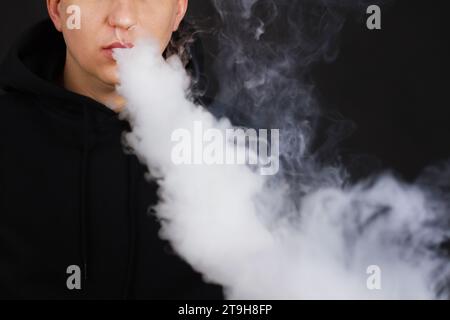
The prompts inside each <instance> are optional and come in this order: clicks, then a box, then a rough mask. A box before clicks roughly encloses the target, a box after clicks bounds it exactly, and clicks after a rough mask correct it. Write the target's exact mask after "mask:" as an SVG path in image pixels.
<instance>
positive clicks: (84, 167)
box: [80, 105, 89, 287]
mask: <svg viewBox="0 0 450 320" xmlns="http://www.w3.org/2000/svg"><path fill="white" fill-rule="evenodd" d="M87 108H88V107H87V106H86V105H83V151H82V157H81V190H80V195H81V200H80V202H81V210H80V241H81V246H80V248H81V263H82V264H83V275H84V286H85V285H86V284H87V279H88V243H89V235H88V227H87V226H88V221H87V218H88V217H87V199H86V198H87V193H88V190H87V175H88V160H89V119H88V110H87ZM84 286H83V287H84Z"/></svg>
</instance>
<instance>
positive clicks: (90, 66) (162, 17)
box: [47, 0, 188, 105]
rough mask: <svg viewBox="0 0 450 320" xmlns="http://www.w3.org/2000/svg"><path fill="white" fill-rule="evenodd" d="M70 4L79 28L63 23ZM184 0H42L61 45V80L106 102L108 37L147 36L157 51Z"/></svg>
mask: <svg viewBox="0 0 450 320" xmlns="http://www.w3.org/2000/svg"><path fill="white" fill-rule="evenodd" d="M74 6H75V7H76V8H79V10H78V12H79V13H80V15H79V17H80V19H79V21H80V24H79V28H73V27H70V25H68V21H69V20H70V19H72V20H70V21H75V20H73V19H74V18H73V17H74V14H76V13H75V11H74V10H73V8H74ZM187 6H188V0H47V8H48V13H49V16H50V18H51V19H52V21H53V23H54V25H55V28H56V29H57V30H58V31H60V32H62V34H63V37H64V40H65V42H66V46H67V53H66V65H65V69H64V86H65V87H66V88H67V89H69V90H71V91H75V92H77V93H80V94H83V95H86V96H89V97H92V98H94V99H95V100H97V101H100V102H103V103H105V104H107V105H114V104H115V105H120V104H121V103H120V102H117V101H114V100H117V99H119V97H117V96H114V92H115V85H117V84H118V82H119V79H118V75H117V64H116V62H115V61H114V59H113V58H112V57H111V56H110V55H109V54H108V52H107V50H105V47H107V46H109V45H111V44H113V43H127V45H133V43H136V41H137V40H138V39H139V38H152V39H153V40H156V41H157V43H158V44H159V47H160V51H161V54H162V53H163V51H164V50H165V48H166V47H167V45H168V43H169V41H170V38H171V36H172V33H173V32H174V31H176V30H177V29H178V27H179V24H180V22H181V21H182V19H183V17H184V15H185V13H186V10H187Z"/></svg>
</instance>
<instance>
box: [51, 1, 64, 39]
mask: <svg viewBox="0 0 450 320" xmlns="http://www.w3.org/2000/svg"><path fill="white" fill-rule="evenodd" d="M61 8H62V1H61V0H47V11H48V15H49V16H50V19H52V21H53V24H54V25H55V28H56V29H57V30H58V31H59V32H61V31H62V29H63V17H62V15H61Z"/></svg>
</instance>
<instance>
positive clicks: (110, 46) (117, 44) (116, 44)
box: [103, 42, 134, 49]
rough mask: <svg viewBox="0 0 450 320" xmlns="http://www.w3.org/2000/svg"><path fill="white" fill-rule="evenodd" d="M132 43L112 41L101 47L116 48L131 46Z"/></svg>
mask: <svg viewBox="0 0 450 320" xmlns="http://www.w3.org/2000/svg"><path fill="white" fill-rule="evenodd" d="M133 46H134V45H133V44H132V43H120V42H113V43H111V44H109V45H107V46H106V47H103V49H116V48H122V49H124V48H133Z"/></svg>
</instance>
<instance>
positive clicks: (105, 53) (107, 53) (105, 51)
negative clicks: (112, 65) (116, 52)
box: [102, 49, 114, 60]
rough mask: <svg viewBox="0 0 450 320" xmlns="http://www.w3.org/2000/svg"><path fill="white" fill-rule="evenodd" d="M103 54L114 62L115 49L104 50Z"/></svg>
mask: <svg viewBox="0 0 450 320" xmlns="http://www.w3.org/2000/svg"><path fill="white" fill-rule="evenodd" d="M102 52H103V54H104V55H105V56H106V57H107V58H109V59H111V60H114V57H113V49H102Z"/></svg>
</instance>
